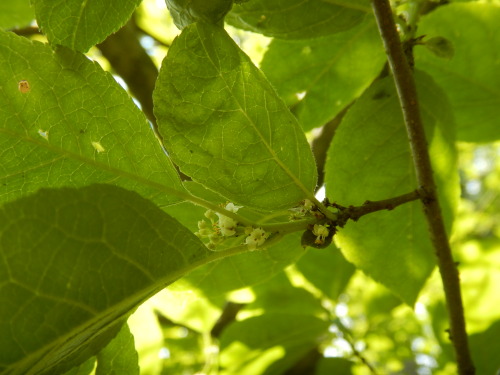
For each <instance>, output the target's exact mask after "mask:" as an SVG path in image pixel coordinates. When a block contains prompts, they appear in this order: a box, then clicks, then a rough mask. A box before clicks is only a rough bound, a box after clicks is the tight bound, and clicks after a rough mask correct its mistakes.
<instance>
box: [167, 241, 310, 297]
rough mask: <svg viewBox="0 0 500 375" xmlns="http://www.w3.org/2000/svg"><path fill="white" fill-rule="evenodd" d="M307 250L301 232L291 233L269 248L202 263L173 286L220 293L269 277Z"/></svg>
mask: <svg viewBox="0 0 500 375" xmlns="http://www.w3.org/2000/svg"><path fill="white" fill-rule="evenodd" d="M242 241H243V240H242ZM304 254H305V250H304V249H303V248H302V246H301V245H300V234H298V233H294V234H289V235H287V236H285V237H284V238H283V239H282V240H281V241H280V242H278V243H277V244H275V245H272V246H270V247H269V248H267V249H266V250H263V251H253V252H249V253H245V254H241V255H237V256H234V257H230V258H225V259H221V260H219V261H216V262H213V263H211V264H207V265H205V266H203V267H200V268H198V269H196V270H194V271H193V272H191V273H190V274H189V275H187V276H186V277H183V278H182V279H181V280H179V281H178V282H176V283H175V284H174V285H172V289H177V290H191V289H198V290H200V291H202V292H203V294H205V295H207V296H218V295H221V294H223V293H227V292H230V291H232V290H236V289H240V288H244V287H247V286H252V285H256V284H258V283H261V282H264V281H266V280H269V279H270V278H271V277H272V276H274V275H276V274H277V273H278V272H280V271H282V270H283V269H284V268H285V267H286V266H288V265H290V264H292V263H293V262H295V261H297V260H298V259H299V258H300V257H301V256H302V255H304Z"/></svg>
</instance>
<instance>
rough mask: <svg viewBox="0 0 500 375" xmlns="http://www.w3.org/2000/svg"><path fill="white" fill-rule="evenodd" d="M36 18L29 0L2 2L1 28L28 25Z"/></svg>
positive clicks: (0, 11) (0, 12) (0, 6)
mask: <svg viewBox="0 0 500 375" xmlns="http://www.w3.org/2000/svg"><path fill="white" fill-rule="evenodd" d="M34 18H35V14H34V13H33V10H32V9H31V7H30V1H29V0H15V1H2V2H0V28H5V29H7V28H11V27H19V26H26V25H28V24H29V23H30V22H31V21H32V20H33V19H34Z"/></svg>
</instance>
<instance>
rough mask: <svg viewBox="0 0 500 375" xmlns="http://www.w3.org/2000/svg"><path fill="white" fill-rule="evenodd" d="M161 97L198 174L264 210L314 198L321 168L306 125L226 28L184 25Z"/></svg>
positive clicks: (174, 152) (169, 129) (171, 146)
mask: <svg viewBox="0 0 500 375" xmlns="http://www.w3.org/2000/svg"><path fill="white" fill-rule="evenodd" d="M154 101H155V115H156V117H157V119H158V123H159V129H160V133H161V134H162V136H163V138H164V139H165V143H166V145H167V149H168V151H169V153H170V155H171V157H172V159H173V160H174V161H175V162H176V163H177V164H178V165H179V167H180V169H181V171H182V172H184V173H185V174H187V175H188V176H190V177H191V178H192V179H193V180H195V181H197V182H200V183H202V184H203V185H205V186H206V187H208V188H209V189H212V190H215V191H217V192H218V193H220V194H221V195H223V196H224V197H226V198H227V199H229V200H231V201H233V202H235V203H238V204H241V205H243V206H248V207H255V208H258V209H261V210H273V209H277V208H289V207H292V206H295V205H297V204H298V203H299V202H300V200H302V199H304V198H305V197H308V196H311V194H312V191H313V189H314V188H315V185H316V168H315V163H314V159H313V156H312V153H311V150H310V147H309V145H308V143H307V141H306V139H305V136H304V133H303V132H302V130H301V128H300V125H299V124H298V123H297V120H296V119H295V117H294V116H293V115H292V114H291V113H290V112H289V111H288V109H287V107H286V106H285V104H284V103H283V102H282V100H281V99H280V98H279V97H278V96H277V94H276V92H275V91H274V89H273V88H272V87H271V85H270V84H269V82H268V81H267V80H266V78H265V77H264V76H263V75H262V73H261V72H260V71H259V70H258V69H257V68H256V67H255V66H254V65H253V64H252V62H251V61H250V59H249V58H248V57H247V56H246V55H245V54H244V53H243V52H242V51H241V50H240V49H239V48H238V46H237V45H236V44H235V43H234V42H233V40H232V39H231V38H230V37H229V35H227V33H226V32H225V31H224V30H223V29H221V28H219V27H216V26H212V25H209V24H203V23H196V24H192V25H190V26H188V27H186V28H185V29H184V30H183V31H182V34H181V35H180V36H179V37H178V38H177V39H176V40H175V41H174V43H173V44H172V46H171V48H170V49H169V51H168V55H167V57H166V59H165V60H164V61H163V64H162V68H161V71H160V76H159V80H158V83H157V85H156V89H155V93H154Z"/></svg>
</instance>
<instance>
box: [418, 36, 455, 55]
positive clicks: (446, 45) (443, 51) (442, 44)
mask: <svg viewBox="0 0 500 375" xmlns="http://www.w3.org/2000/svg"><path fill="white" fill-rule="evenodd" d="M423 44H424V46H426V47H427V49H428V50H429V51H431V52H432V53H433V54H435V55H436V56H437V57H441V58H443V59H451V58H452V57H453V55H454V54H455V49H454V48H453V43H452V42H450V41H449V40H448V39H446V38H443V37H442V36H436V37H433V38H429V39H427V40H426V41H425V42H424V43H423Z"/></svg>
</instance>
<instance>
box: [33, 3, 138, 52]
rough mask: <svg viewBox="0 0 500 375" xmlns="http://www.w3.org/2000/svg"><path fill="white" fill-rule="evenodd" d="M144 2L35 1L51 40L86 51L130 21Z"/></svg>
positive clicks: (35, 6) (39, 17)
mask: <svg viewBox="0 0 500 375" xmlns="http://www.w3.org/2000/svg"><path fill="white" fill-rule="evenodd" d="M140 2H141V0H107V1H82V0H56V1H54V0H32V3H33V6H34V8H35V13H36V18H37V22H38V24H39V25H40V27H41V28H42V30H43V32H44V33H45V34H47V38H48V39H49V41H50V42H51V43H52V44H54V45H56V44H60V45H63V46H66V47H69V48H71V49H73V50H76V51H80V52H86V51H88V49H89V48H90V47H92V46H93V45H95V44H97V43H99V42H102V41H103V40H104V39H105V38H106V37H107V36H108V35H110V34H112V33H114V32H115V31H117V30H118V29H119V28H120V27H121V26H123V25H124V24H125V22H127V20H128V19H129V18H130V16H131V15H132V12H133V11H134V9H135V8H136V7H137V5H139V4H140Z"/></svg>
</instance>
